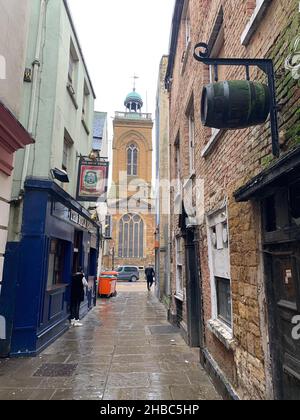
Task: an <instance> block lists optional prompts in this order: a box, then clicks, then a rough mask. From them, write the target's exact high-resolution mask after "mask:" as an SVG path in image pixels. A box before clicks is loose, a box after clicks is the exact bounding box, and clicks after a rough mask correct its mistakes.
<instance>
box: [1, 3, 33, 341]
mask: <svg viewBox="0 0 300 420" xmlns="http://www.w3.org/2000/svg"><path fill="white" fill-rule="evenodd" d="M28 19H29V0H22V1H20V0H0V28H1V36H0V101H1V102H2V103H3V104H4V105H5V107H6V108H8V109H9V110H10V111H11V112H12V113H13V114H14V116H15V117H16V118H17V119H19V114H20V108H21V96H22V89H23V75H24V69H25V53H26V42H27V31H28ZM11 189H12V176H10V177H9V176H7V175H5V174H4V173H2V172H0V287H1V281H2V275H3V264H4V253H5V248H6V241H7V227H8V221H9V211H10V205H9V201H10V198H11ZM0 329H1V328H0ZM0 335H1V331H0Z"/></svg>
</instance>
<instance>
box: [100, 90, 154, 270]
mask: <svg viewBox="0 0 300 420" xmlns="http://www.w3.org/2000/svg"><path fill="white" fill-rule="evenodd" d="M142 106H143V101H142V98H141V96H140V95H139V94H138V93H137V92H136V91H135V89H134V91H133V92H132V93H131V94H129V95H128V96H127V97H126V100H125V107H126V111H125V112H116V115H115V119H114V122H113V126H114V140H113V176H112V187H111V190H110V193H109V200H108V207H109V214H110V215H111V223H112V229H111V231H112V240H111V242H110V252H109V258H106V261H104V264H105V265H106V266H107V268H112V267H114V268H116V267H118V266H122V265H131V266H138V267H140V268H142V267H143V268H144V267H145V266H147V265H148V264H149V263H151V264H153V265H154V256H155V249H154V248H155V211H154V204H153V203H154V202H153V194H152V154H153V145H152V130H153V121H152V116H151V114H144V113H142V112H141V110H142Z"/></svg>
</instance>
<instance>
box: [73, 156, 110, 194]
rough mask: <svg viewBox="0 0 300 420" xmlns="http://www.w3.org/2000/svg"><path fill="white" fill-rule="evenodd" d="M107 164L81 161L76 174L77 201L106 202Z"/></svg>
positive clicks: (99, 161) (97, 161)
mask: <svg viewBox="0 0 300 420" xmlns="http://www.w3.org/2000/svg"><path fill="white" fill-rule="evenodd" d="M108 170H109V163H108V162H105V161H101V160H96V161H91V160H87V159H84V158H83V159H81V160H80V162H79V174H78V188H77V200H78V201H92V202H101V201H102V202H104V201H106V200H107V186H108Z"/></svg>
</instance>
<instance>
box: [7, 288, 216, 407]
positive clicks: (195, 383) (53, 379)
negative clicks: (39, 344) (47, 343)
mask: <svg viewBox="0 0 300 420" xmlns="http://www.w3.org/2000/svg"><path fill="white" fill-rule="evenodd" d="M83 324H84V326H83V327H81V328H72V329H70V330H69V331H68V332H67V333H66V334H65V335H64V336H63V337H61V338H60V339H59V340H57V341H56V342H55V343H54V344H53V345H52V346H51V347H49V348H48V349H47V350H45V351H44V352H43V353H42V354H41V355H40V356H38V357H37V358H30V359H7V360H0V400H8V399H10V400H11V399H15V400H20V399H24V400H206V399H210V400H211V399H219V398H220V397H219V396H218V394H217V393H216V391H215V389H214V387H213V385H212V384H211V382H210V380H209V379H208V377H207V375H206V374H205V372H204V371H203V370H202V369H201V367H200V365H199V363H198V359H199V357H198V352H197V351H195V350H192V349H190V348H189V347H188V346H187V345H186V344H185V342H184V340H183V339H182V338H181V336H180V334H179V333H178V331H177V330H176V329H174V328H172V327H171V326H170V325H169V324H168V322H167V321H166V311H165V309H164V307H163V306H162V305H161V304H160V303H159V302H158V301H157V299H156V298H155V297H154V296H153V294H152V293H148V292H147V291H146V285H145V283H137V284H120V285H119V293H118V296H117V297H116V298H113V299H110V300H103V299H101V300H99V302H98V306H97V308H95V309H94V310H93V311H92V312H90V313H89V314H88V315H87V317H86V318H85V319H84V320H83Z"/></svg>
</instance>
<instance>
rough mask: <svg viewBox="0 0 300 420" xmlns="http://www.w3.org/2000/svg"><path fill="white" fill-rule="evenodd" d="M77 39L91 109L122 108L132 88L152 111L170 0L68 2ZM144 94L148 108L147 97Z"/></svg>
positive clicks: (169, 18)
mask: <svg viewBox="0 0 300 420" xmlns="http://www.w3.org/2000/svg"><path fill="white" fill-rule="evenodd" d="M69 5H70V8H71V12H72V15H73V19H74V22H75V26H76V28H77V32H78V35H79V39H80V43H81V46H82V49H83V53H84V56H85V59H86V62H87V66H88V69H89V72H90V76H91V79H92V82H93V85H94V89H95V91H96V95H97V100H96V110H97V111H106V112H108V113H109V121H108V122H109V128H110V129H109V132H110V135H111V134H112V119H111V117H113V115H114V112H115V111H123V110H124V99H125V97H126V95H127V94H128V93H129V92H131V91H132V88H133V79H132V77H133V75H134V73H136V74H137V75H138V76H139V77H140V78H139V79H138V80H137V82H136V89H137V92H139V93H140V94H141V95H142V97H143V99H144V104H145V105H144V108H143V112H147V111H148V112H152V113H154V112H155V96H156V89H157V80H158V69H159V63H160V59H161V57H162V56H163V55H164V54H168V49H169V39H170V29H171V21H172V15H173V8H174V0H84V1H83V0H69ZM147 96H148V109H147V105H146V102H147V100H146V97H147Z"/></svg>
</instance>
